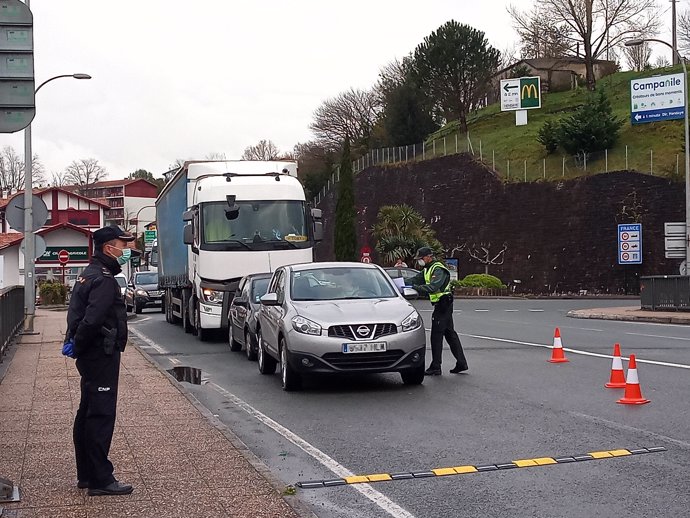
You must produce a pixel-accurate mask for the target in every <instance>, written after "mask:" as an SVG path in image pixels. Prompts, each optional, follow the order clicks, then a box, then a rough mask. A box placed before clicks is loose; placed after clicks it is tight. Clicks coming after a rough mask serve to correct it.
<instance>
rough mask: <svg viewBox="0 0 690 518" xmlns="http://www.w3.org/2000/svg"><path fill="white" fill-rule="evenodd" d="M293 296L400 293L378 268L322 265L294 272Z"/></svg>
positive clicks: (373, 296)
mask: <svg viewBox="0 0 690 518" xmlns="http://www.w3.org/2000/svg"><path fill="white" fill-rule="evenodd" d="M290 286H291V287H290V290H291V293H292V300H342V299H379V298H392V297H397V296H398V294H397V293H396V292H395V290H393V287H392V286H391V284H390V281H389V278H388V276H387V275H385V274H384V273H381V271H379V270H378V269H374V268H320V269H313V270H302V271H297V272H292V279H291V285H290Z"/></svg>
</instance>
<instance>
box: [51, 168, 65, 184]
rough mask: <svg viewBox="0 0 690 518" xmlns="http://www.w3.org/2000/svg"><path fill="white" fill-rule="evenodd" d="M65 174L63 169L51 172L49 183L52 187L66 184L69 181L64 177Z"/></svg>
mask: <svg viewBox="0 0 690 518" xmlns="http://www.w3.org/2000/svg"><path fill="white" fill-rule="evenodd" d="M65 176H66V173H65V171H63V172H61V173H60V172H57V173H55V172H54V173H52V174H51V178H52V179H51V182H50V184H51V185H52V186H53V187H62V186H63V185H68V184H69V182H67V179H66V178H65Z"/></svg>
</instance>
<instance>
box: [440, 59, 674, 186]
mask: <svg viewBox="0 0 690 518" xmlns="http://www.w3.org/2000/svg"><path fill="white" fill-rule="evenodd" d="M677 72H682V68H681V67H680V66H678V67H669V68H666V69H661V70H660V69H656V70H652V71H646V72H619V73H616V74H613V75H611V76H608V77H606V78H604V79H602V80H600V81H598V82H597V89H600V88H603V89H604V90H605V91H606V94H607V95H608V97H609V100H610V102H611V105H612V107H613V110H614V113H615V114H616V115H617V116H619V117H622V118H623V119H624V120H625V122H624V124H623V126H622V127H621V131H620V138H619V140H618V144H617V145H616V147H615V148H613V149H610V150H608V153H605V152H601V153H597V154H594V155H592V156H591V157H590V158H589V159H588V162H587V164H586V169H585V164H584V163H580V162H579V161H578V160H577V158H576V157H572V156H567V155H564V153H563V152H562V151H561V150H558V151H556V152H555V153H554V154H551V155H547V154H546V151H545V150H544V147H543V146H542V145H541V144H540V143H539V142H537V140H536V139H537V133H538V131H539V128H540V127H541V126H542V124H544V122H545V121H546V120H548V119H556V120H558V119H560V118H562V117H565V116H568V115H570V114H572V112H573V111H574V110H575V109H577V107H579V106H581V105H582V104H583V103H584V102H585V100H586V98H587V95H588V92H587V90H586V89H585V88H579V89H577V90H570V91H567V92H559V93H551V94H544V95H543V96H542V107H541V109H536V110H528V123H527V125H526V126H515V114H514V113H513V112H501V106H500V103H497V104H492V105H490V106H487V107H486V108H484V109H482V110H479V111H478V112H477V113H476V114H474V115H472V116H470V117H469V120H468V134H467V135H466V134H461V133H459V131H458V124H457V122H455V121H453V122H451V123H449V124H447V125H446V126H444V127H443V128H441V129H440V130H439V131H437V132H436V133H434V134H432V135H430V136H429V138H428V139H427V143H426V151H427V154H430V152H431V150H432V149H433V148H434V147H435V149H436V153H435V154H436V155H442V154H443V140H444V138H445V146H446V151H447V152H448V153H449V154H450V153H452V152H455V145H456V139H457V143H458V148H459V150H460V151H466V150H468V148H469V150H471V151H472V152H473V153H474V154H475V155H476V156H477V157H478V158H479V157H480V154H481V158H482V160H483V161H484V162H485V163H486V164H487V165H489V166H492V165H495V169H496V171H497V172H498V173H499V174H500V175H501V176H502V177H503V178H504V179H505V180H506V181H524V180H525V178H526V179H527V180H528V181H529V180H536V179H540V178H546V179H547V180H556V179H559V178H562V177H566V178H572V177H575V176H581V175H584V174H595V173H600V172H604V171H616V170H622V169H626V146H627V169H630V170H636V171H640V172H645V173H649V172H651V173H652V174H654V175H663V176H671V177H676V178H678V179H681V178H684V155H683V139H684V133H683V121H682V120H676V121H664V122H653V123H648V124H639V125H635V126H633V125H632V124H631V123H630V80H631V79H634V78H638V77H648V76H652V75H659V74H670V73H677ZM434 141H435V146H434ZM676 169H678V175H676Z"/></svg>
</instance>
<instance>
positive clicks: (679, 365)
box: [458, 333, 690, 369]
mask: <svg viewBox="0 0 690 518" xmlns="http://www.w3.org/2000/svg"><path fill="white" fill-rule="evenodd" d="M458 334H459V335H460V336H466V337H468V338H477V339H479V340H490V341H492V342H505V343H510V344H518V345H529V346H530V347H542V348H544V349H551V348H552V346H551V345H548V344H537V343H534V342H523V341H521V340H510V339H508V338H497V337H495V336H482V335H470V334H467V333H458ZM563 350H564V351H567V352H569V353H573V354H580V355H582V356H593V357H595V358H608V359H612V358H613V356H611V355H610V354H601V353H592V352H589V351H583V350H581V349H572V348H570V347H564V348H563ZM622 359H623V360H628V359H629V358H627V357H625V356H624V357H622ZM635 359H636V360H637V363H647V364H650V365H659V366H661V367H676V368H678V369H690V365H685V364H682V363H671V362H660V361H656V360H642V359H637V358H635Z"/></svg>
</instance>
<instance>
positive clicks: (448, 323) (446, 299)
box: [408, 246, 468, 376]
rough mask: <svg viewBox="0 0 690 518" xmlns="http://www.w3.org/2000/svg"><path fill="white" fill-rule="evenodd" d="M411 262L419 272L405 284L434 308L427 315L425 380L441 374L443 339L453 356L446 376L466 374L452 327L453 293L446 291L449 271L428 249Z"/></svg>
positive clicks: (423, 249)
mask: <svg viewBox="0 0 690 518" xmlns="http://www.w3.org/2000/svg"><path fill="white" fill-rule="evenodd" d="M414 258H415V259H416V260H417V264H418V265H419V266H420V267H422V268H423V270H422V272H421V273H420V274H418V275H416V276H415V277H413V278H412V279H410V280H408V283H409V284H410V285H412V287H413V288H414V289H416V290H417V291H418V292H421V293H427V294H429V300H430V301H431V304H432V305H433V306H434V312H433V313H432V315H431V338H430V340H431V365H429V368H428V369H427V370H426V371H425V372H424V374H426V375H427V376H438V375H440V374H441V358H442V356H443V339H444V338H445V339H446V341H447V342H448V345H450V351H451V352H452V353H453V356H455V362H456V363H455V367H453V368H452V369H451V370H450V372H451V374H458V373H460V372H464V371H466V370H467V368H468V367H467V360H466V359H465V353H464V352H463V350H462V344H461V343H460V338H459V337H458V333H456V332H455V327H454V325H453V292H452V291H451V289H450V271H449V270H448V268H447V267H446V265H445V264H443V263H442V262H441V261H438V260H436V259H434V253H433V251H432V250H431V248H429V247H428V246H423V247H421V248H420V249H419V250H417V253H416V254H415V256H414Z"/></svg>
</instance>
